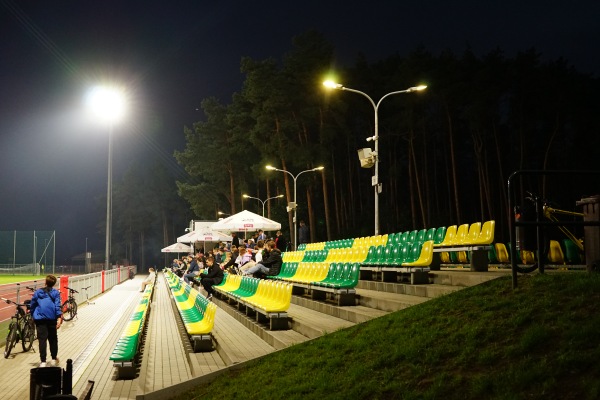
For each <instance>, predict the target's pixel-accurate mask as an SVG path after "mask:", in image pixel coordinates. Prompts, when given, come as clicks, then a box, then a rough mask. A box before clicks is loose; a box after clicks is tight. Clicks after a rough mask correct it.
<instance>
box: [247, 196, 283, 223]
mask: <svg viewBox="0 0 600 400" xmlns="http://www.w3.org/2000/svg"><path fill="white" fill-rule="evenodd" d="M242 197H243V198H245V199H254V200H258V201H260V202H261V203H262V210H263V213H262V216H263V217H264V216H265V203H266V202H267V201H269V200H272V199H280V198H282V197H283V195H282V194H280V195H278V196H273V197H269V198H268V199H266V200H261V199H259V198H258V197H252V196H248V195H247V194H243V195H242Z"/></svg>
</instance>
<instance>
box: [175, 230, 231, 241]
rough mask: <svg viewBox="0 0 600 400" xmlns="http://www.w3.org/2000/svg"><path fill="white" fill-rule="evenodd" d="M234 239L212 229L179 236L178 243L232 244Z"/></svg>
mask: <svg viewBox="0 0 600 400" xmlns="http://www.w3.org/2000/svg"><path fill="white" fill-rule="evenodd" d="M232 239H233V238H232V237H231V236H229V235H226V234H224V233H223V232H218V231H213V230H211V229H202V230H200V231H194V232H188V233H186V234H185V235H183V236H179V237H178V238H177V241H178V242H180V243H196V242H231V240H232Z"/></svg>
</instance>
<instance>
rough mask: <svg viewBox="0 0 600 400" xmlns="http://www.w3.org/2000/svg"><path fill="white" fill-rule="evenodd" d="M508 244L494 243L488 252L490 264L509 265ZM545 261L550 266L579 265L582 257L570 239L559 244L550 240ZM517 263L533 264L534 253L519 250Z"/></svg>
mask: <svg viewBox="0 0 600 400" xmlns="http://www.w3.org/2000/svg"><path fill="white" fill-rule="evenodd" d="M509 249H510V243H507V244H506V245H505V244H504V243H495V244H494V246H493V248H492V249H491V250H490V252H489V256H488V257H489V261H490V263H500V264H508V263H510V251H509ZM546 257H547V259H546V261H547V262H549V263H551V264H581V263H582V262H583V257H582V254H581V251H580V250H579V247H578V246H577V245H576V244H575V243H574V242H573V241H572V240H570V239H563V241H562V245H561V242H559V241H557V240H550V248H549V249H548V254H547V255H546ZM519 259H520V260H519V261H520V262H521V263H523V264H533V263H534V262H535V253H534V252H533V251H528V250H521V251H520V252H519Z"/></svg>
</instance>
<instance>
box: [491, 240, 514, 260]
mask: <svg viewBox="0 0 600 400" xmlns="http://www.w3.org/2000/svg"><path fill="white" fill-rule="evenodd" d="M494 247H495V248H496V258H497V259H498V262H499V263H501V264H508V263H510V254H509V253H508V250H507V249H506V246H505V245H504V243H496V244H495V245H494Z"/></svg>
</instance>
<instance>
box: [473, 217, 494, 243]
mask: <svg viewBox="0 0 600 400" xmlns="http://www.w3.org/2000/svg"><path fill="white" fill-rule="evenodd" d="M495 228H496V221H494V220H490V221H485V222H484V223H483V226H482V227H481V233H480V235H479V237H478V238H477V239H476V240H475V241H474V242H473V244H492V242H493V241H494V230H495Z"/></svg>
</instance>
